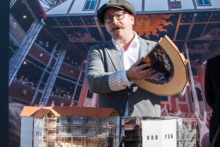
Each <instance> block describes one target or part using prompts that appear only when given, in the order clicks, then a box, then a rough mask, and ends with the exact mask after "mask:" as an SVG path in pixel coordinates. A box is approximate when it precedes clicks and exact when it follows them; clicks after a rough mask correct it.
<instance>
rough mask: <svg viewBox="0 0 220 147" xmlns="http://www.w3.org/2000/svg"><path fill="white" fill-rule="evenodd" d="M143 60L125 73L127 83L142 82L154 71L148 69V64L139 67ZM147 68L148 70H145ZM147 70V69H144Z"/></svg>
mask: <svg viewBox="0 0 220 147" xmlns="http://www.w3.org/2000/svg"><path fill="white" fill-rule="evenodd" d="M143 59H144V58H141V59H139V60H138V61H137V62H136V63H134V64H133V65H132V66H131V67H130V68H129V69H128V70H127V71H126V75H127V78H128V80H129V81H136V80H143V79H147V78H148V77H149V76H151V75H152V74H153V73H154V72H155V70H153V69H152V68H151V67H150V63H144V64H141V65H139V64H140V63H141V62H142V61H143ZM147 67H148V68H147ZM144 68H147V69H144Z"/></svg>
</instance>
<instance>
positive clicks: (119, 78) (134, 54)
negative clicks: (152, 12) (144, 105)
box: [108, 33, 140, 91]
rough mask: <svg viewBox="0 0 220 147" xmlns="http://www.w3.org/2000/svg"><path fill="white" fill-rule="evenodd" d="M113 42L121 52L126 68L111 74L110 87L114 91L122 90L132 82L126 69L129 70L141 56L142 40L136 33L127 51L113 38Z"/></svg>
mask: <svg viewBox="0 0 220 147" xmlns="http://www.w3.org/2000/svg"><path fill="white" fill-rule="evenodd" d="M112 42H113V44H114V46H115V47H116V49H117V50H118V52H119V56H120V59H121V63H122V66H123V68H124V70H122V71H119V72H115V73H114V74H111V75H110V76H109V79H108V80H109V87H110V89H111V90H112V91H120V90H122V89H125V88H126V87H127V86H129V85H130V84H131V82H129V80H128V78H127V75H126V70H128V69H129V68H130V67H131V66H132V65H133V64H134V63H135V62H136V61H137V60H138V59H139V58H140V55H139V52H140V40H139V37H138V35H137V34H136V33H135V37H134V39H133V40H132V42H131V43H130V46H129V47H128V49H127V50H126V51H125V50H124V48H123V47H122V46H121V45H120V44H119V43H118V42H116V41H115V40H114V39H113V38H112Z"/></svg>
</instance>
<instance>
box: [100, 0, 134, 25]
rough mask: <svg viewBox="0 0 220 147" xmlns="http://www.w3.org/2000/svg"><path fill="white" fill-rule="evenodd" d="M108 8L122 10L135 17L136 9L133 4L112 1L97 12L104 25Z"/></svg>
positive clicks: (118, 0) (122, 0)
mask: <svg viewBox="0 0 220 147" xmlns="http://www.w3.org/2000/svg"><path fill="white" fill-rule="evenodd" d="M108 8H118V9H122V10H125V11H127V12H128V13H130V14H134V15H135V8H134V6H133V5H132V4H131V3H129V2H127V1H125V0H110V1H108V2H107V3H105V4H104V5H103V6H102V7H101V8H99V10H98V11H97V16H98V19H99V21H100V22H101V23H102V24H104V14H105V11H106V10H107V9H108Z"/></svg>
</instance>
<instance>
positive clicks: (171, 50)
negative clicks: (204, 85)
mask: <svg viewBox="0 0 220 147" xmlns="http://www.w3.org/2000/svg"><path fill="white" fill-rule="evenodd" d="M158 44H159V45H160V47H162V48H163V49H164V50H165V52H166V53H167V55H168V56H169V58H170V60H171V62H172V64H173V72H174V73H173V76H172V78H171V80H170V81H169V82H167V83H164V84H156V83H153V82H149V81H147V80H137V81H134V83H135V84H136V85H138V86H139V87H140V88H142V89H144V90H147V91H149V92H151V93H153V94H155V95H158V96H175V95H177V94H179V93H180V92H182V91H183V89H184V88H185V86H186V84H187V79H188V74H187V68H186V65H185V63H184V61H183V59H182V58H181V56H180V52H179V50H178V48H177V47H176V45H175V44H174V43H173V42H172V41H171V40H170V38H169V37H168V36H165V37H164V38H162V39H160V40H159V41H158Z"/></svg>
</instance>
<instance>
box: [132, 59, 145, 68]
mask: <svg viewBox="0 0 220 147" xmlns="http://www.w3.org/2000/svg"><path fill="white" fill-rule="evenodd" d="M143 60H144V58H143V57H142V58H140V59H139V60H137V62H135V63H134V65H135V66H137V65H138V64H140V63H141V62H142V61H143Z"/></svg>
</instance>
